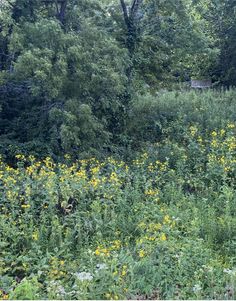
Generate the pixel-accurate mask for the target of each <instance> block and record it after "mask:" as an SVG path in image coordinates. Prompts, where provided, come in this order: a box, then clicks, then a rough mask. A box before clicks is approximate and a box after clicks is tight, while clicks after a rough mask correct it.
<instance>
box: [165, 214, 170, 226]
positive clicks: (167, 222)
mask: <svg viewBox="0 0 236 301" xmlns="http://www.w3.org/2000/svg"><path fill="white" fill-rule="evenodd" d="M170 222H171V219H170V217H169V215H165V216H164V224H169V223H170Z"/></svg>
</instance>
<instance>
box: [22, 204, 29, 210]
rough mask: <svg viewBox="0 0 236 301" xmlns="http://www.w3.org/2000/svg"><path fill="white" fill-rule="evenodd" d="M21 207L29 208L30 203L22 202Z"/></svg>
mask: <svg viewBox="0 0 236 301" xmlns="http://www.w3.org/2000/svg"><path fill="white" fill-rule="evenodd" d="M21 208H24V209H26V208H30V204H23V205H21Z"/></svg>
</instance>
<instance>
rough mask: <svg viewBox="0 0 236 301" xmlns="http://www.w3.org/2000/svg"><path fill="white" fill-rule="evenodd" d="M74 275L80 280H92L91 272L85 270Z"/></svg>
mask: <svg viewBox="0 0 236 301" xmlns="http://www.w3.org/2000/svg"><path fill="white" fill-rule="evenodd" d="M75 276H76V277H77V278H78V279H79V280H80V281H86V280H87V281H91V280H93V275H92V274H91V273H86V272H81V273H75Z"/></svg>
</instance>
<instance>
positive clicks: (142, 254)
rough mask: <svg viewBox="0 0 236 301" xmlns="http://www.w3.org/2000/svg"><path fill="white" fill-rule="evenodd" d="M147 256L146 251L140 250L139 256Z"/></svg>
mask: <svg viewBox="0 0 236 301" xmlns="http://www.w3.org/2000/svg"><path fill="white" fill-rule="evenodd" d="M145 255H146V252H145V251H144V250H140V251H139V254H138V256H139V257H140V258H143V257H144V256H145Z"/></svg>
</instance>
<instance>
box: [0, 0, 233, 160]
mask: <svg viewBox="0 0 236 301" xmlns="http://www.w3.org/2000/svg"><path fill="white" fill-rule="evenodd" d="M234 6H235V4H234V1H232V0H227V1H226V0H225V1H223V2H222V1H217V0H215V1H208V0H204V1H192V0H178V1H176V0H175V1H173V0H169V1H161V0H158V1H157V0H135V1H130V2H129V1H123V0H120V1H118V0H116V1H115V0H113V1H106V0H103V1H98V0H82V1H79V0H60V1H56V0H48V1H41V0H35V1H34V2H32V3H31V1H28V0H2V1H1V4H0V49H1V51H0V108H1V111H0V149H1V153H2V154H3V155H4V156H5V157H6V158H7V160H8V161H9V162H11V161H12V160H14V155H15V154H17V153H19V152H21V153H25V154H27V153H34V154H35V155H37V156H38V157H43V156H46V155H51V156H53V157H54V158H57V159H60V158H61V157H62V156H63V154H64V153H66V152H70V153H71V154H73V155H74V157H76V158H77V157H84V156H86V155H88V156H90V155H97V156H98V155H99V156H102V155H107V154H114V153H123V154H124V151H125V149H128V148H130V147H131V144H132V139H133V137H131V136H130V135H129V134H128V132H130V130H129V129H127V123H129V120H128V119H129V114H130V112H133V108H132V105H131V102H132V101H133V99H135V98H136V97H137V95H138V94H141V95H143V94H146V93H151V94H153V95H155V93H156V92H157V91H159V90H160V89H163V88H164V89H168V90H172V89H175V88H177V87H178V85H181V83H183V82H185V81H188V80H190V77H195V78H202V77H203V78H204V77H209V76H211V77H212V78H213V79H214V80H215V81H216V82H218V83H219V82H222V83H225V84H227V85H228V86H229V85H234V84H235V77H236V76H235V51H234V49H235V47H234V43H235V42H234V41H235V38H234V36H235V32H234V26H233V24H234V12H235V10H234ZM131 126H132V127H134V124H133V125H131ZM150 139H151V138H150Z"/></svg>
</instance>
